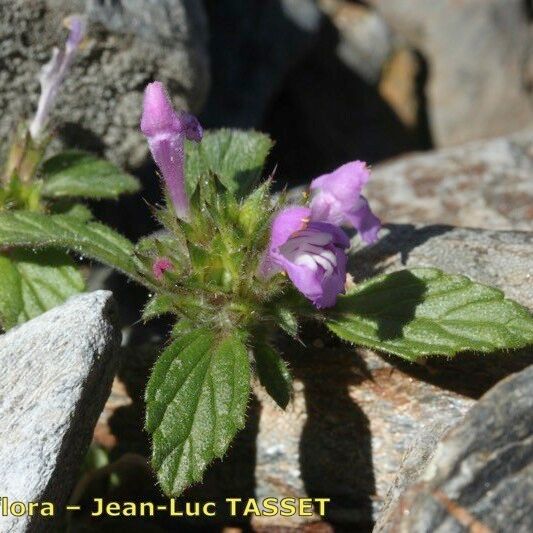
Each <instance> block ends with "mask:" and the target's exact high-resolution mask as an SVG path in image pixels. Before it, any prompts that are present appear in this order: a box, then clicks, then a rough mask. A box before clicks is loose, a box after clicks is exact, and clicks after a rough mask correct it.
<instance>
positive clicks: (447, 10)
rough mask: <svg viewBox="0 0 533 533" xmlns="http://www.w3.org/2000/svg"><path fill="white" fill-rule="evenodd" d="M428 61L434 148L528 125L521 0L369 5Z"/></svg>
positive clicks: (531, 116) (526, 21)
mask: <svg viewBox="0 0 533 533" xmlns="http://www.w3.org/2000/svg"><path fill="white" fill-rule="evenodd" d="M370 3H371V4H372V5H374V6H375V7H377V9H378V10H379V12H380V13H381V15H382V16H383V18H384V19H385V21H386V22H387V23H388V24H389V25H390V26H391V28H392V29H394V30H396V32H397V33H399V34H400V35H401V36H403V37H404V38H405V39H407V40H408V41H409V42H410V43H411V45H412V46H413V47H414V48H416V49H417V50H419V51H420V52H421V53H422V54H423V56H424V57H425V60H426V62H427V64H428V73H429V79H428V84H427V98H428V113H429V119H430V121H429V122H430V125H431V128H432V134H433V140H434V142H435V144H436V145H437V146H448V145H455V144H460V143H463V142H465V141H469V140H474V139H481V138H487V137H492V136H496V135H504V134H507V133H511V132H513V131H517V130H519V129H521V128H525V127H526V126H528V125H529V124H531V122H532V120H533V106H532V105H531V103H532V96H531V83H532V79H533V69H532V62H531V47H532V46H533V34H532V32H531V27H530V24H531V21H530V16H531V15H530V13H529V14H528V12H527V9H528V8H527V5H529V4H528V2H524V1H523V0H485V1H483V2H480V1H477V2H476V1H470V2H457V1H456V0H435V1H432V2H428V1H426V0H395V1H394V2H391V1H390V0H370Z"/></svg>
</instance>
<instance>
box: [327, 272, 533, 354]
mask: <svg viewBox="0 0 533 533" xmlns="http://www.w3.org/2000/svg"><path fill="white" fill-rule="evenodd" d="M327 325H328V327H329V328H330V329H331V330H332V331H333V332H334V333H336V334H337V335H338V336H339V337H341V338H342V339H344V340H347V341H350V342H353V343H355V344H360V345H362V346H368V347H370V348H374V349H377V350H382V351H385V352H389V353H392V354H395V355H398V356H400V357H403V358H405V359H409V360H416V359H417V358H419V357H424V356H428V355H448V356H451V355H455V354H457V353H458V352H463V351H476V352H493V351H496V350H501V349H507V348H522V347H524V346H528V345H529V344H533V317H532V316H531V314H530V313H529V312H528V311H527V309H525V308H524V307H522V306H521V305H519V304H517V303H516V302H513V301H512V300H507V299H505V298H504V295H503V293H502V292H501V291H499V290H497V289H494V288H491V287H487V286H485V285H480V284H478V283H475V282H473V281H471V280H470V279H468V278H466V277H464V276H458V275H453V274H446V273H444V272H441V271H440V270H437V269H429V268H428V269H422V268H421V269H412V270H402V271H400V272H395V273H393V274H387V275H384V276H379V277H376V278H373V279H371V280H370V281H368V282H366V283H363V284H361V285H359V286H358V287H357V288H356V290H355V291H354V292H353V293H351V294H349V295H346V296H343V297H340V298H339V300H338V302H337V305H336V307H335V308H334V309H333V310H332V311H331V312H329V313H328V315H327Z"/></svg>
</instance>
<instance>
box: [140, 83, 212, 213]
mask: <svg viewBox="0 0 533 533" xmlns="http://www.w3.org/2000/svg"><path fill="white" fill-rule="evenodd" d="M141 131H142V132H143V134H144V135H145V136H146V138H147V139H148V145H149V146H150V151H151V152H152V157H153V158H154V161H155V162H156V164H157V166H158V167H159V170H160V171H161V175H162V176H163V180H164V182H165V185H166V188H167V191H168V194H169V196H170V199H171V200H172V203H173V205H174V209H175V211H176V215H177V216H178V218H181V219H183V220H188V219H189V199H188V197H187V192H186V190H185V146H184V143H185V139H190V140H193V141H196V142H199V141H200V140H201V139H202V135H203V131H202V127H201V126H200V123H199V122H198V120H197V119H196V118H195V117H194V116H193V115H191V114H189V113H186V112H184V111H182V112H180V113H176V112H175V111H174V109H173V107H172V104H171V102H170V98H169V97H168V94H167V92H166V90H165V87H164V86H163V84H162V83H161V82H159V81H155V82H153V83H150V84H148V85H147V86H146V89H145V92H144V104H143V114H142V118H141Z"/></svg>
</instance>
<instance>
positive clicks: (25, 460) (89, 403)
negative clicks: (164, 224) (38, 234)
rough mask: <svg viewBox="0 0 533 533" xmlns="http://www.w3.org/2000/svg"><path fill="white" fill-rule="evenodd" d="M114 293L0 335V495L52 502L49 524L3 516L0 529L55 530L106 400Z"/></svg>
mask: <svg viewBox="0 0 533 533" xmlns="http://www.w3.org/2000/svg"><path fill="white" fill-rule="evenodd" d="M115 325H116V317H115V310H114V303H113V300H112V295H111V293H110V292H107V291H97V292H94V293H90V294H83V295H79V296H75V297H73V298H71V299H70V300H68V301H67V302H66V303H65V304H63V305H62V306H60V307H57V308H55V309H52V310H51V311H48V312H47V313H45V314H43V315H41V316H39V317H37V318H35V319H33V320H31V321H30V322H27V323H26V324H23V325H21V326H19V327H17V328H15V329H12V330H10V331H9V332H8V333H6V334H5V335H3V336H1V337H0V361H1V362H2V368H3V372H2V375H1V376H0V417H1V419H2V426H1V428H0V494H1V495H2V496H4V497H7V498H8V499H9V501H10V502H14V501H21V502H26V503H27V502H52V503H53V504H54V505H55V516H54V517H53V518H41V517H39V516H35V515H34V516H28V515H24V516H22V517H14V516H3V515H2V516H1V517H0V529H1V530H2V531H5V532H6V533H7V532H16V531H21V532H22V531H32V532H34V531H52V530H54V531H55V530H56V529H57V527H58V525H59V524H60V520H61V515H62V514H63V511H64V507H65V504H66V503H67V498H68V497H69V495H70V491H71V490H72V488H73V484H74V481H75V479H76V477H77V475H78V469H79V466H80V464H81V461H82V460H83V457H84V453H85V451H86V449H87V447H88V445H89V443H90V440H91V435H92V432H93V429H94V425H95V423H96V420H97V418H98V415H99V414H100V412H101V411H102V408H103V406H104V403H105V401H106V399H107V397H108V395H109V390H110V387H111V381H112V379H113V375H114V373H115V368H116V365H117V362H118V361H117V350H118V346H119V344H120V333H119V331H118V329H117V328H116V326H115Z"/></svg>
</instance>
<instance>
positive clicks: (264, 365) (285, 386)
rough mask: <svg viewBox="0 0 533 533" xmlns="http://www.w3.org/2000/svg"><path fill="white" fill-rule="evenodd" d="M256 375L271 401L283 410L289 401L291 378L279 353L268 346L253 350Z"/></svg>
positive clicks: (260, 345) (259, 346) (262, 345)
mask: <svg viewBox="0 0 533 533" xmlns="http://www.w3.org/2000/svg"><path fill="white" fill-rule="evenodd" d="M254 355H255V362H256V368H257V375H258V376H259V381H260V382H261V385H263V387H265V389H266V390H267V392H268V394H270V396H271V397H272V399H273V400H274V401H275V402H276V403H277V404H278V405H279V406H280V407H281V408H282V409H285V407H287V404H288V403H289V401H290V399H291V391H292V377H291V373H290V372H289V369H288V368H287V364H286V363H285V361H284V360H283V359H282V358H281V356H280V355H279V353H278V352H277V351H276V350H274V348H272V347H271V346H269V345H268V344H264V343H261V344H259V345H258V346H256V347H255V348H254Z"/></svg>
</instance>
